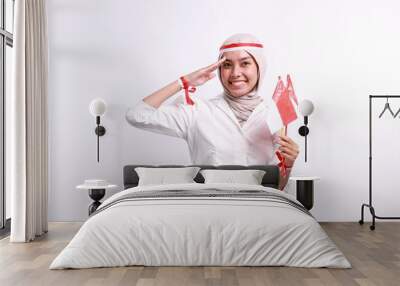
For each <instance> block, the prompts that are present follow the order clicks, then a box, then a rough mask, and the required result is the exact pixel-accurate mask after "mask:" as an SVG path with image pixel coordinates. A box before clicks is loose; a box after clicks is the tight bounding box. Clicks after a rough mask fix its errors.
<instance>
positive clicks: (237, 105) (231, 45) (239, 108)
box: [218, 34, 266, 126]
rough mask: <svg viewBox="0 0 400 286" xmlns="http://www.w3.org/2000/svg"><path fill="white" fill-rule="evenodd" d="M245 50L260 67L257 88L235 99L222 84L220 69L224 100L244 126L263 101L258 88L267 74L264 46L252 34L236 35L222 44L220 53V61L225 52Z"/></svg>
mask: <svg viewBox="0 0 400 286" xmlns="http://www.w3.org/2000/svg"><path fill="white" fill-rule="evenodd" d="M238 50H244V51H246V52H247V53H248V54H250V55H251V56H252V57H253V59H254V60H255V62H256V63H257V66H258V82H257V85H256V87H255V88H254V89H253V90H252V91H251V92H249V93H248V94H245V95H243V96H240V97H234V96H232V95H231V93H230V92H229V90H227V89H226V88H225V86H224V85H223V84H222V80H221V74H220V70H219V69H218V76H219V80H220V81H221V84H222V86H223V87H224V99H225V100H226V102H227V103H228V105H229V106H230V107H231V109H232V111H233V113H234V114H235V116H236V118H237V119H238V121H239V124H240V125H241V126H242V125H243V124H244V123H245V122H246V121H247V119H248V118H249V116H250V115H251V113H252V112H253V110H254V109H255V108H256V107H257V105H259V104H260V103H261V102H262V101H263V99H262V98H261V97H260V96H259V95H258V94H257V92H258V87H259V86H260V83H261V81H262V79H263V77H264V73H265V66H266V64H265V57H264V52H263V46H262V44H261V43H260V41H259V40H258V39H257V38H256V37H254V36H253V35H251V34H235V35H233V36H231V37H229V38H228V39H226V40H225V42H224V43H223V44H222V46H221V48H220V53H219V59H221V58H222V56H223V54H224V52H228V51H238Z"/></svg>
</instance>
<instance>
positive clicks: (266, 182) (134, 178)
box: [124, 165, 279, 189]
mask: <svg viewBox="0 0 400 286" xmlns="http://www.w3.org/2000/svg"><path fill="white" fill-rule="evenodd" d="M193 166H196V167H200V168H201V169H218V170H249V169H252V170H263V171H265V172H266V173H265V175H264V177H263V179H262V182H261V183H262V185H263V186H265V187H271V188H275V189H278V185H279V168H278V167H277V166H276V165H253V166H238V165H220V166H211V165H190V166H184V165H158V166H156V165H127V166H125V167H124V189H128V188H133V187H136V186H137V185H138V182H139V177H138V175H137V173H136V171H135V168H136V167H148V168H179V167H180V168H182V167H193ZM194 180H195V181H196V182H197V183H204V178H203V176H202V175H201V174H200V172H199V173H198V174H197V176H196V177H195V178H194Z"/></svg>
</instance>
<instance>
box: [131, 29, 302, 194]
mask: <svg viewBox="0 0 400 286" xmlns="http://www.w3.org/2000/svg"><path fill="white" fill-rule="evenodd" d="M265 66H266V64H265V58H264V54H263V45H262V44H261V42H260V41H258V39H257V38H255V37H254V36H253V35H250V34H235V35H233V36H231V37H229V38H228V39H227V40H226V41H225V42H224V43H223V44H222V46H221V47H220V50H219V56H218V61H217V62H215V63H213V64H211V65H209V66H207V67H204V68H202V69H199V70H197V71H195V72H192V73H190V74H188V75H185V76H183V77H181V78H180V79H179V80H176V81H174V82H172V83H170V84H169V85H167V86H165V87H164V88H161V89H160V90H158V91H156V92H154V93H153V94H151V95H149V96H147V97H145V98H144V99H143V101H142V102H140V103H139V104H138V105H137V106H136V107H134V108H132V109H129V110H128V112H127V114H126V118H127V120H128V122H129V123H131V124H132V125H133V126H135V127H138V128H141V129H145V130H149V131H152V132H157V133H162V134H166V135H170V136H175V137H179V138H182V139H184V140H185V141H186V142H187V144H188V147H189V152H190V156H191V159H192V163H193V164H195V165H225V164H229V165H244V166H248V165H269V164H275V163H277V160H276V157H275V151H276V148H278V147H279V151H280V152H281V154H282V156H283V157H285V162H286V167H287V168H288V172H286V174H285V175H284V176H283V175H281V180H280V181H281V184H280V188H281V189H283V187H284V186H285V185H286V182H287V179H288V177H289V174H290V168H291V167H292V166H293V164H294V162H295V160H296V158H297V155H298V147H297V144H296V143H294V142H293V140H291V139H290V138H289V137H287V136H283V135H282V136H281V135H279V134H278V130H279V129H280V128H281V127H282V121H281V119H280V117H279V114H278V113H276V112H274V111H273V109H272V108H270V107H269V106H267V105H266V103H265V101H264V100H263V98H262V97H261V96H260V95H259V94H258V90H259V87H260V85H261V82H262V79H263V77H264V71H265ZM215 72H218V76H219V79H220V82H221V84H222V87H223V89H224V92H223V93H222V94H221V95H220V96H217V97H215V98H213V99H211V100H204V99H202V98H201V96H200V97H195V98H193V100H192V99H191V98H190V97H189V91H191V92H194V91H195V90H196V88H195V87H198V86H200V85H202V84H204V83H206V82H208V81H209V80H211V79H212V78H214V77H215ZM181 89H185V94H186V103H187V104H185V103H180V104H170V105H168V104H163V102H164V101H165V100H166V99H168V98H169V97H171V96H173V95H175V94H176V93H178V92H179V91H180V90H181Z"/></svg>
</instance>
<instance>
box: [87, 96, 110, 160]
mask: <svg viewBox="0 0 400 286" xmlns="http://www.w3.org/2000/svg"><path fill="white" fill-rule="evenodd" d="M106 109H107V104H106V102H105V101H104V100H103V99H101V98H96V99H93V100H92V101H91V102H90V104H89V111H90V113H91V114H92V115H93V116H94V117H96V124H97V127H96V129H95V130H94V133H96V135H97V162H99V137H100V136H103V135H104V134H106V129H105V128H104V127H103V126H101V125H100V116H102V115H104V113H105V112H106Z"/></svg>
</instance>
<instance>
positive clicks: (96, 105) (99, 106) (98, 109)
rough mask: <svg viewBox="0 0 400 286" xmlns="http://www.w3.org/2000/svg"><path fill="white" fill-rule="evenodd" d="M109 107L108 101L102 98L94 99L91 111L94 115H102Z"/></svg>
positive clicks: (90, 107)
mask: <svg viewBox="0 0 400 286" xmlns="http://www.w3.org/2000/svg"><path fill="white" fill-rule="evenodd" d="M106 109H107V104H106V102H105V101H104V100H103V99H101V98H96V99H93V100H92V101H91V102H90V104H89V111H90V113H91V114H92V115H93V116H102V115H103V114H104V113H105V112H106Z"/></svg>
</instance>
